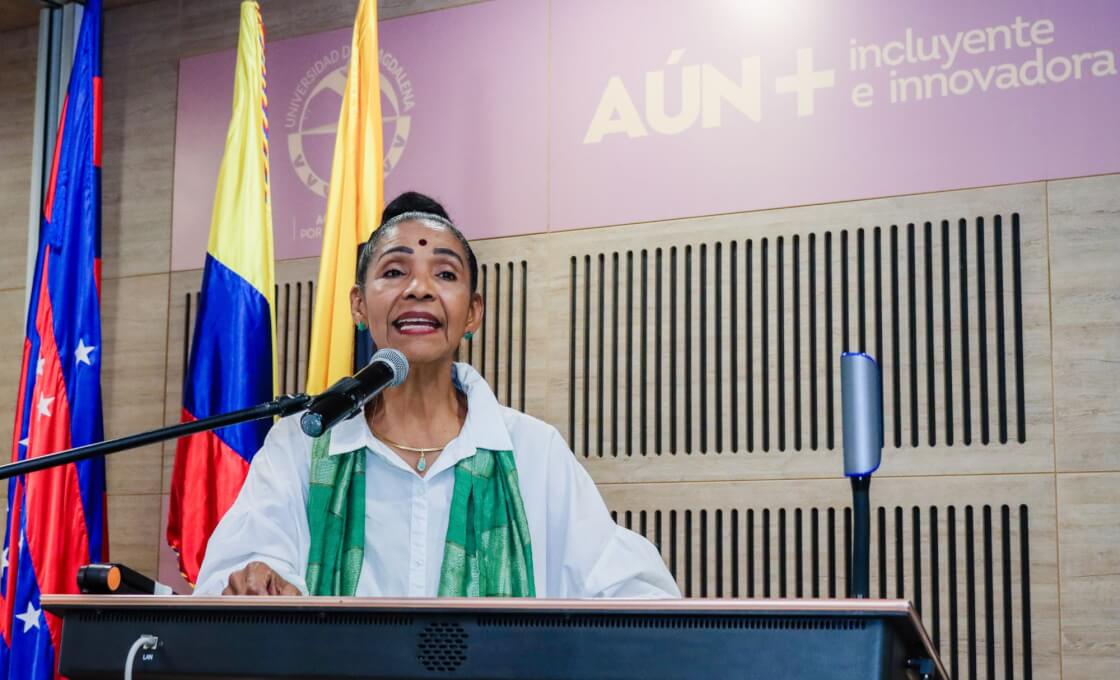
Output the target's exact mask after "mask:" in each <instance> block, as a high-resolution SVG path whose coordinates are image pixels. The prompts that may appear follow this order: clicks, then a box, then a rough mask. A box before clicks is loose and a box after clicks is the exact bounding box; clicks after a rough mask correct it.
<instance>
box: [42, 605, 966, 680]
mask: <svg viewBox="0 0 1120 680" xmlns="http://www.w3.org/2000/svg"><path fill="white" fill-rule="evenodd" d="M43 607H44V609H46V610H47V611H49V612H51V613H53V614H55V615H57V616H60V617H62V620H63V629H62V650H61V653H60V657H61V658H60V663H61V672H62V674H63V675H65V676H68V677H70V678H72V679H73V680H83V679H85V678H120V677H121V673H122V669H123V668H124V666H125V661H126V656H127V655H128V653H129V650H130V648H132V647H133V643H134V642H136V640H137V639H138V638H140V637H141V636H144V635H153V636H156V637H158V643H157V644H156V646H155V648H154V649H150V650H140V651H139V652H138V653H137V654H136V656H135V666H134V673H135V677H136V678H202V677H205V678H479V679H481V678H487V679H489V680H501V679H505V678H509V679H513V678H517V679H522V678H557V679H559V678H564V679H569V678H586V679H595V678H704V679H711V678H746V679H752V678H758V679H759V680H780V679H787V680H794V679H799V678H813V679H814V680H857V679H858V680H873V679H880V678H883V679H887V678H890V679H895V678H910V679H922V678H929V679H930V680H948V677H947V675H946V674H945V670H944V668H943V667H942V666H941V662H940V661H939V660H938V657H937V653H936V651H935V650H934V649H933V646H932V645H931V644H930V640H929V637H928V636H927V635H926V632H925V630H924V629H923V627H922V623H921V621H920V620H919V618H918V617H917V615H916V614H915V612H914V609H913V607H912V606H911V605H910V603H909V602H906V601H904V600H684V599H682V600H642V601H636V600H511V599H471V600H459V599H411V600H400V599H364V598H308V597H297V598H292V597H275V598H244V597H224V598H195V597H153V596H123V595H117V596H113V595H109V596H46V597H44V598H43Z"/></svg>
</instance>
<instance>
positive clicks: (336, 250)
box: [307, 0, 384, 393]
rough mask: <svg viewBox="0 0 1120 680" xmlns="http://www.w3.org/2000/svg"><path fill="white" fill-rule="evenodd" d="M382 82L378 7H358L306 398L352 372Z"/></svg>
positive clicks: (373, 209) (374, 205) (370, 1)
mask: <svg viewBox="0 0 1120 680" xmlns="http://www.w3.org/2000/svg"><path fill="white" fill-rule="evenodd" d="M383 158H384V154H383V153H382V140H381V75H380V70H379V68H378V52H377V3H376V2H375V0H361V2H360V4H359V5H358V15H357V17H356V18H355V20H354V36H353V38H352V39H351V49H350V69H349V72H348V73H347V74H346V91H345V92H344V93H343V95H342V111H341V113H340V114H339V117H338V134H337V136H336V137H335V145H334V163H333V164H332V166H331V185H330V195H329V196H328V198H327V216H326V220H325V222H324V224H323V252H322V255H321V257H320V260H319V278H318V291H317V292H316V294H315V316H314V319H313V320H312V324H311V352H310V357H309V361H310V364H309V366H308V369H307V391H308V392H311V393H315V392H321V391H322V390H324V389H326V388H327V386H328V385H331V384H332V383H334V381H335V380H338V379H339V378H341V377H343V376H345V375H349V374H350V372H351V369H352V367H353V361H354V359H353V356H354V324H353V320H352V319H351V317H350V288H351V287H352V286H353V285H354V274H355V269H356V267H357V252H358V245H359V244H361V243H362V242H363V241H365V240H366V239H367V238H369V235H370V233H372V231H373V230H374V229H375V228H376V227H377V224H378V219H379V216H380V213H381V206H382V203H383V201H384V194H383V192H384V187H383V174H384V173H383V167H382V163H383Z"/></svg>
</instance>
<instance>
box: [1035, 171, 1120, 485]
mask: <svg viewBox="0 0 1120 680" xmlns="http://www.w3.org/2000/svg"><path fill="white" fill-rule="evenodd" d="M1048 193H1049V201H1050V232H1051V233H1050V242H1051V248H1053V251H1054V253H1053V266H1052V269H1051V277H1052V279H1053V308H1054V401H1055V403H1056V408H1057V421H1056V426H1055V436H1056V438H1057V441H1056V443H1055V444H1056V452H1057V461H1058V470H1060V471H1070V472H1076V471H1085V472H1089V471H1094V470H1111V471H1116V470H1120V417H1118V414H1120V395H1118V393H1117V389H1116V386H1117V384H1120V268H1118V267H1117V257H1118V255H1120V175H1107V176H1104V177H1087V178H1084V179H1077V180H1066V181H1062V182H1050V184H1049V191H1048Z"/></svg>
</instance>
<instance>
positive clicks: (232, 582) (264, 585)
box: [222, 562, 303, 595]
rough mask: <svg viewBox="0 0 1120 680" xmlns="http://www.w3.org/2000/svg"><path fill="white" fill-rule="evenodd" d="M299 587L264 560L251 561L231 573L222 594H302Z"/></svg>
mask: <svg viewBox="0 0 1120 680" xmlns="http://www.w3.org/2000/svg"><path fill="white" fill-rule="evenodd" d="M302 594H303V593H301V592H300V591H299V588H296V587H295V586H293V585H292V584H291V583H288V582H287V581H285V580H284V579H283V578H281V577H280V575H279V574H277V573H276V572H275V571H273V570H272V567H270V566H268V565H267V564H265V563H264V562H250V563H249V564H246V565H245V568H243V569H240V570H238V571H235V572H233V573H232V574H230V575H229V585H227V586H226V589H225V590H223V591H222V595H302Z"/></svg>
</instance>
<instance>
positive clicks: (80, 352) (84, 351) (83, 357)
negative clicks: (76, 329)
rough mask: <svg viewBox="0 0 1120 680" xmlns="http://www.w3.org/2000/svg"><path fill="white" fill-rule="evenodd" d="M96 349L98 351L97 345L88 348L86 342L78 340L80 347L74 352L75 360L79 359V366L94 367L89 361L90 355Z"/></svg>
mask: <svg viewBox="0 0 1120 680" xmlns="http://www.w3.org/2000/svg"><path fill="white" fill-rule="evenodd" d="M95 349H97V346H96V345H95V346H93V347H87V346H86V343H85V340H82V339H81V338H78V347H77V349H75V350H74V358H75V359H77V361H78V363H79V364H85V365H86V366H92V365H93V362H92V361H90V360H89V354H90V352H92V351H93V350H95Z"/></svg>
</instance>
